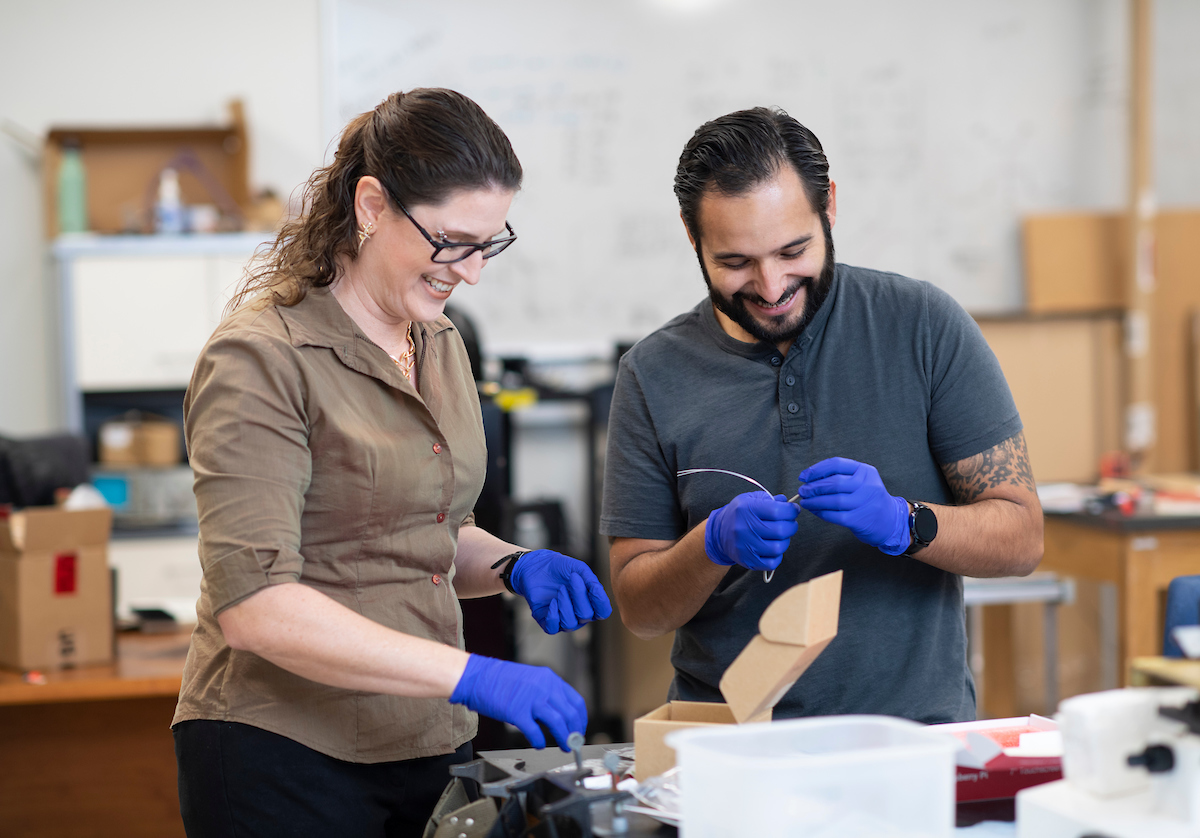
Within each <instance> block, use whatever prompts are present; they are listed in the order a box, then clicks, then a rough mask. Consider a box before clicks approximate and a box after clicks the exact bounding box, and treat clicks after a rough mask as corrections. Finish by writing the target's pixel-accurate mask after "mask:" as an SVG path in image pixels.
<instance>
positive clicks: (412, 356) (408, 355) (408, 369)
mask: <svg viewBox="0 0 1200 838" xmlns="http://www.w3.org/2000/svg"><path fill="white" fill-rule="evenodd" d="M405 334H406V336H407V337H408V349H405V350H404V354H403V355H401V356H400V357H398V358H392V360H393V361H395V362H396V366H398V367H399V368H400V372H402V373H404V377H405V378H412V371H413V365H414V364H416V363H417V358H416V355H417V345H416V344H415V343H413V336H412V321H411V320H410V321H409V323H408V331H407V332H406V333H405Z"/></svg>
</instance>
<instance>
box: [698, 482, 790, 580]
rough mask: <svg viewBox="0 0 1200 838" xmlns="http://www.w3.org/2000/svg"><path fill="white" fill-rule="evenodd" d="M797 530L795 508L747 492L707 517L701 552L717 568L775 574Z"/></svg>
mask: <svg viewBox="0 0 1200 838" xmlns="http://www.w3.org/2000/svg"><path fill="white" fill-rule="evenodd" d="M796 529H797V527H796V505H795V504H792V503H788V502H787V498H785V497H784V496H783V495H776V496H775V497H771V496H770V495H768V494H767V493H766V492H747V493H746V494H744V495H738V496H737V497H736V498H734V499H733V500H731V501H730V502H729V503H727V504H725V505H724V506H722V507H721V508H720V509H715V510H713V511H712V513H711V514H710V515H709V516H708V523H707V524H706V525H705V527H704V552H705V553H707V554H708V557H709V559H711V560H712V561H713V562H715V563H717V564H724V565H731V564H737V565H741V566H742V567H745V568H748V569H750V570H774V569H775V568H777V567H779V563H780V562H781V561H782V560H783V554H784V552H786V550H787V548H788V542H789V541H790V540H791V538H792V536H793V535H795V534H796Z"/></svg>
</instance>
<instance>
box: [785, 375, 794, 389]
mask: <svg viewBox="0 0 1200 838" xmlns="http://www.w3.org/2000/svg"><path fill="white" fill-rule="evenodd" d="M784 383H785V384H787V386H789V387H791V386H792V385H793V384H795V383H796V376H794V375H789V376H788V377H787V378H785V379H784Z"/></svg>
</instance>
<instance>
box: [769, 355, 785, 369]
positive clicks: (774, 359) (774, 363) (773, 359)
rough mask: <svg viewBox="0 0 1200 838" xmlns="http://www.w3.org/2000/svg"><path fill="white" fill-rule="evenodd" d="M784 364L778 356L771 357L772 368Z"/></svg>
mask: <svg viewBox="0 0 1200 838" xmlns="http://www.w3.org/2000/svg"><path fill="white" fill-rule="evenodd" d="M782 363H783V359H782V358H780V357H779V356H778V355H772V356H771V366H773V367H777V366H779V365H780V364H782Z"/></svg>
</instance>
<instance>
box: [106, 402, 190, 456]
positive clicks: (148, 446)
mask: <svg viewBox="0 0 1200 838" xmlns="http://www.w3.org/2000/svg"><path fill="white" fill-rule="evenodd" d="M179 439H180V432H179V426H178V425H176V424H175V423H174V422H172V421H171V420H169V419H167V418H165V417H162V416H155V415H153V414H149V413H138V414H137V415H135V416H127V417H123V418H121V419H113V420H111V421H109V422H105V423H104V424H103V425H101V426H100V462H101V463H103V464H104V465H106V466H173V465H176V464H177V463H178V462H179V459H180V457H179Z"/></svg>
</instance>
